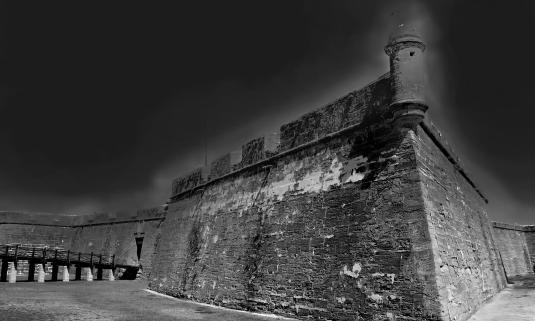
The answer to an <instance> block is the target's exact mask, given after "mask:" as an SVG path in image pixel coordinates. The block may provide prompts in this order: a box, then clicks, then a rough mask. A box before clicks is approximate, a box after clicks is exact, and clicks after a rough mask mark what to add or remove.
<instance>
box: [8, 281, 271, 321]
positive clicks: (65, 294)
mask: <svg viewBox="0 0 535 321" xmlns="http://www.w3.org/2000/svg"><path fill="white" fill-rule="evenodd" d="M145 288H146V283H144V282H142V281H115V282H110V281H95V282H85V281H76V282H69V283H63V282H46V283H35V282H19V283H15V284H9V283H4V282H2V283H0V320H17V321H20V320H24V321H33V320H39V321H60V320H61V321H67V320H69V321H71V320H77V321H85V320H87V321H89V320H91V321H93V320H99V321H104V320H106V321H108V320H113V321H126V320H129V321H130V320H134V321H137V320H139V321H150V320H158V321H160V320H162V321H167V320H173V321H176V320H180V321H189V320H206V321H211V320H214V321H215V320H217V321H246V320H247V321H249V320H250V321H260V320H281V319H278V318H274V317H268V316H258V315H255V314H252V313H247V312H240V311H232V310H227V309H220V308H216V307H214V308H212V307H209V306H206V305H200V304H196V303H193V302H188V301H183V300H177V299H169V298H166V297H162V296H160V295H156V294H152V293H149V292H147V291H144V289H145Z"/></svg>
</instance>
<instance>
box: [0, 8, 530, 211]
mask: <svg viewBox="0 0 535 321" xmlns="http://www.w3.org/2000/svg"><path fill="white" fill-rule="evenodd" d="M4 6H5V8H3V10H2V12H3V15H4V17H3V21H4V23H3V24H4V26H3V27H4V28H3V32H2V34H3V38H2V45H1V48H2V74H0V79H1V86H0V89H1V90H0V93H1V95H2V99H1V100H0V104H1V105H0V111H1V117H0V146H1V151H2V157H1V158H0V194H1V195H2V197H0V205H1V207H4V208H6V209H9V208H20V209H28V210H40V211H82V212H83V211H92V210H117V209H119V208H127V207H132V208H133V207H137V206H150V205H154V204H155V203H159V202H163V201H165V199H166V197H167V196H168V190H169V189H168V186H169V184H170V180H171V179H172V178H173V177H174V176H176V175H178V174H180V172H184V171H187V170H189V169H190V168H191V167H193V166H195V165H196V164H198V163H202V161H203V146H204V141H205V140H206V141H207V142H208V147H209V154H208V155H209V158H213V157H215V156H218V154H220V153H223V152H225V151H228V150H231V149H235V148H239V146H240V144H242V143H243V142H245V141H247V140H248V139H251V138H254V137H255V136H258V135H260V134H262V133H263V132H265V131H269V130H274V129H276V128H277V127H278V126H279V125H280V124H282V123H284V122H286V121H289V120H291V119H294V118H296V117H297V116H299V115H300V114H302V113H304V112H306V111H309V110H311V109H314V108H317V107H319V106H321V105H322V104H324V103H327V102H328V101H330V100H333V99H335V98H336V97H338V96H340V95H343V94H344V93H345V92H347V91H350V90H353V89H356V88H359V87H361V86H362V85H364V84H365V83H366V82H369V81H371V80H373V79H374V78H376V77H377V76H379V75H380V74H382V73H384V72H386V71H387V70H388V64H387V57H386V55H385V54H384V53H383V51H382V50H383V46H384V44H385V42H386V39H387V35H388V32H389V30H390V29H391V27H392V26H393V25H394V24H396V23H399V22H402V21H405V20H411V19H412V20H414V19H416V20H417V21H419V22H421V24H422V26H423V28H424V34H425V35H426V37H427V38H428V42H429V51H428V53H429V55H428V57H429V58H430V59H429V61H430V63H429V66H430V71H429V73H430V78H431V82H432V83H433V84H434V87H435V89H436V95H435V97H434V99H435V105H436V106H432V108H433V107H434V111H433V113H434V115H435V116H436V118H437V122H439V123H440V125H442V127H444V128H445V129H446V132H447V134H448V136H450V137H451V138H452V139H451V140H452V142H453V143H454V145H455V146H456V147H458V148H457V149H458V150H459V154H461V156H463V158H464V159H466V160H467V165H468V166H469V167H471V168H470V169H472V168H475V170H471V171H472V172H474V176H481V177H483V179H478V178H479V177H475V178H476V180H478V181H483V182H484V183H486V182H492V184H491V185H492V186H498V187H499V190H500V191H501V192H495V191H498V187H496V188H491V191H489V193H490V194H492V195H491V196H495V197H504V196H503V195H504V194H507V195H508V196H507V202H510V203H511V204H519V205H518V206H521V207H522V208H524V207H528V208H529V207H530V206H535V201H533V200H531V198H530V193H531V191H533V190H534V189H533V188H534V187H535V186H534V185H535V183H534V182H535V179H534V178H535V174H534V173H533V170H531V169H530V164H531V163H533V162H534V161H535V151H534V150H531V149H530V142H531V139H532V138H533V137H535V135H533V130H534V129H533V126H530V124H529V123H530V122H531V119H532V116H533V114H534V113H535V112H534V111H533V110H532V108H530V105H531V97H530V96H531V95H530V94H531V93H530V89H531V88H533V82H534V81H533V77H532V76H531V75H533V74H534V73H533V68H534V67H533V64H531V63H530V60H529V58H530V57H532V56H533V49H532V46H531V45H530V37H531V35H530V30H533V29H534V28H533V27H534V26H533V24H535V22H533V21H535V20H534V19H533V15H534V10H533V5H532V4H531V1H525V2H520V1H514V3H508V4H507V6H505V5H504V4H503V3H500V4H498V3H491V2H488V1H485V2H483V1H473V2H472V1H471V2H469V3H467V2H466V1H447V2H446V1H444V2H429V1H425V2H424V1H422V2H417V1H366V2H363V1H358V2H357V1H336V2H326V1H269V2H267V1H266V2H257V1H225V2H221V1H213V2H195V4H191V3H190V4H182V3H179V2H174V3H173V5H161V4H160V5H155V4H150V5H149V4H147V3H145V4H143V5H139V6H136V5H134V4H131V3H123V4H118V3H112V4H109V3H107V4H96V3H95V4H92V5H88V4H82V3H76V2H64V3H58V2H54V3H43V2H35V3H33V4H32V5H29V4H28V3H24V4H22V3H20V4H17V3H14V2H12V3H9V4H5V5H4ZM474 164H475V165H474ZM489 184H490V183H489ZM482 189H483V190H485V189H486V188H485V186H482ZM504 199H505V198H504ZM491 201H492V197H491ZM515 215H516V216H515ZM515 215H513V216H514V217H513V218H512V219H515V220H522V219H524V218H526V217H527V215H526V214H525V213H521V214H515ZM503 217H505V216H504V215H502V216H501V218H503Z"/></svg>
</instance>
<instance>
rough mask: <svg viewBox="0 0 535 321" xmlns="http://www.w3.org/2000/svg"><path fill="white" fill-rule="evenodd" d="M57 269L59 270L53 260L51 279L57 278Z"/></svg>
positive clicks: (55, 279)
mask: <svg viewBox="0 0 535 321" xmlns="http://www.w3.org/2000/svg"><path fill="white" fill-rule="evenodd" d="M58 270H59V266H58V265H57V264H56V263H55V262H54V263H53V264H52V281H57V280H58Z"/></svg>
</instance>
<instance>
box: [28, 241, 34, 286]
mask: <svg viewBox="0 0 535 321" xmlns="http://www.w3.org/2000/svg"><path fill="white" fill-rule="evenodd" d="M34 258H35V247H32V258H31V259H30V260H28V264H29V267H28V281H30V282H32V281H34V280H35V261H34Z"/></svg>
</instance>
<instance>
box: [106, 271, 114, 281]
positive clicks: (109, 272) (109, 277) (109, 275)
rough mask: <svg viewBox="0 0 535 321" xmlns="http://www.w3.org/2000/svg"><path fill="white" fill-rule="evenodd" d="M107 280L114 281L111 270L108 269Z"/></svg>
mask: <svg viewBox="0 0 535 321" xmlns="http://www.w3.org/2000/svg"><path fill="white" fill-rule="evenodd" d="M108 280H110V281H115V275H113V269H108Z"/></svg>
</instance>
